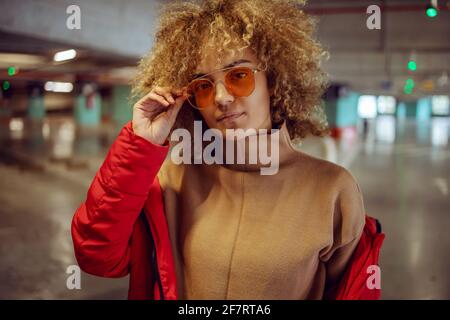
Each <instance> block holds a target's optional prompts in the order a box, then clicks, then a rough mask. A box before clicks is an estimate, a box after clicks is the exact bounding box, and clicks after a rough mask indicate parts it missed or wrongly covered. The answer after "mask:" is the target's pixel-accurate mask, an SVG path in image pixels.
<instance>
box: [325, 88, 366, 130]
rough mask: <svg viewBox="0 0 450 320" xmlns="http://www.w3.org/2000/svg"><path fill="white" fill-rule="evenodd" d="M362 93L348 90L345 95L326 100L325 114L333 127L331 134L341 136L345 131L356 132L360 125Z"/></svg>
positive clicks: (331, 127)
mask: <svg viewBox="0 0 450 320" xmlns="http://www.w3.org/2000/svg"><path fill="white" fill-rule="evenodd" d="M359 97H360V94H359V93H357V92H354V91H347V92H346V93H345V94H344V95H341V96H337V97H336V96H335V97H331V98H328V99H326V100H325V102H324V103H325V114H326V116H327V120H328V124H329V126H330V129H331V135H332V136H333V137H336V138H339V137H341V136H342V134H343V132H344V131H348V130H350V131H352V132H353V134H356V127H357V125H358V121H359V116H358V99H359Z"/></svg>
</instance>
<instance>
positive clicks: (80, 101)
mask: <svg viewBox="0 0 450 320" xmlns="http://www.w3.org/2000/svg"><path fill="white" fill-rule="evenodd" d="M101 103H102V98H101V96H100V94H99V93H98V92H97V91H96V89H95V87H94V86H93V85H90V84H84V85H83V86H82V88H81V92H80V93H79V94H78V95H77V96H76V98H75V111H74V115H75V120H76V122H77V124H80V125H82V126H96V125H98V124H100V121H101Z"/></svg>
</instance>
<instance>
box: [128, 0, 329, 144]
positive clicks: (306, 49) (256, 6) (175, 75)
mask: <svg viewBox="0 0 450 320" xmlns="http://www.w3.org/2000/svg"><path fill="white" fill-rule="evenodd" d="M303 5H304V1H299V0H297V1H294V0H264V1H261V0H197V1H196V0H190V1H175V2H171V3H169V4H166V5H164V7H163V8H162V12H161V14H160V22H159V28H158V29H157V31H156V34H155V44H154V47H153V49H152V50H151V51H150V53H149V54H148V55H146V56H145V57H144V58H143V59H142V60H141V61H140V63H139V66H138V73H137V76H136V78H135V79H134V84H133V90H132V92H133V94H134V95H136V96H142V95H144V94H146V93H148V92H149V91H150V90H151V88H152V87H153V86H155V85H158V86H170V87H178V88H180V87H183V86H185V85H187V83H188V82H189V81H190V79H191V76H192V74H193V73H194V72H195V69H196V66H197V65H198V63H199V61H200V59H201V57H202V52H203V50H204V49H205V48H206V47H208V48H211V49H213V50H214V51H213V52H217V62H218V63H220V62H221V60H222V59H223V58H224V57H225V56H226V55H227V54H229V53H232V52H233V51H234V50H243V49H245V48H250V49H252V51H253V52H254V53H255V55H256V57H257V58H258V60H259V62H260V65H259V67H260V68H262V69H264V70H266V75H267V79H268V87H269V92H270V93H271V95H270V107H271V116H272V122H273V123H274V126H275V127H276V126H278V127H279V126H280V125H281V124H282V123H283V122H286V126H287V129H288V131H289V135H290V137H291V139H293V140H296V139H301V138H304V137H305V136H307V135H308V134H312V135H316V136H324V135H326V134H328V133H329V130H328V124H327V121H326V117H325V114H324V112H323V106H322V100H321V97H322V94H323V92H324V90H325V89H326V87H327V84H328V82H327V77H326V74H325V73H324V72H323V71H322V70H321V68H320V62H321V60H322V58H323V57H324V56H326V54H327V53H326V52H325V51H324V50H323V48H322V47H321V46H320V44H319V43H318V42H317V41H315V40H314V38H313V32H314V30H315V24H314V22H313V20H312V19H311V18H310V17H309V16H308V15H307V14H306V13H305V12H303V11H302V10H301V6H303ZM193 119H200V120H201V116H200V115H199V112H198V111H197V110H195V109H193V108H190V107H185V106H183V107H182V109H181V111H180V113H179V115H178V117H177V125H176V126H175V127H177V126H181V127H190V126H191V125H190V123H189V121H192V120H193Z"/></svg>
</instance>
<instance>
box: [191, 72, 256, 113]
mask: <svg viewBox="0 0 450 320" xmlns="http://www.w3.org/2000/svg"><path fill="white" fill-rule="evenodd" d="M225 85H226V87H227V90H228V92H229V93H230V94H232V95H234V96H235V97H247V96H249V95H251V94H252V92H253V90H254V89H255V77H254V74H253V70H252V69H250V68H247V67H237V68H233V69H231V70H229V71H228V72H226V74H225ZM187 92H188V94H189V98H188V101H189V103H190V104H191V105H192V106H193V107H195V108H198V109H203V108H207V107H209V106H211V105H212V104H213V103H214V84H213V83H212V82H211V81H209V80H206V79H197V80H194V81H192V82H191V83H190V85H189V87H188V91H187Z"/></svg>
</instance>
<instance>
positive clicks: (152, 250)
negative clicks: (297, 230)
mask: <svg viewBox="0 0 450 320" xmlns="http://www.w3.org/2000/svg"><path fill="white" fill-rule="evenodd" d="M168 151H169V147H168V145H167V144H165V145H163V146H160V145H156V144H152V143H150V142H148V141H147V140H145V139H143V138H141V137H139V136H137V135H135V134H134V133H133V130H132V126H131V121H130V122H128V123H127V124H126V125H125V127H124V128H123V129H122V130H121V132H120V134H119V136H118V137H117V139H116V141H115V142H114V143H113V145H112V146H111V148H110V150H109V152H108V155H107V156H106V158H105V161H104V162H103V164H102V166H101V167H100V169H99V170H98V172H97V174H96V175H95V178H94V180H93V182H92V184H91V186H90V188H89V190H88V193H87V197H86V201H85V202H84V203H82V204H81V206H80V207H79V208H78V209H77V211H76V212H75V215H74V217H73V220H72V239H73V243H74V248H75V256H76V258H77V261H78V264H79V265H80V267H81V269H82V270H84V271H85V272H87V273H90V274H93V275H97V276H101V277H113V278H114V277H123V276H126V275H127V274H128V273H129V274H130V285H129V292H128V298H129V299H157V300H158V299H168V300H175V299H177V298H178V297H177V289H176V288H177V286H176V276H175V264H174V259H173V255H172V248H171V243H170V238H169V231H168V226H167V222H166V218H165V213H164V205H163V202H162V193H161V189H160V185H159V181H158V178H157V173H158V171H159V169H160V167H161V165H162V163H163V161H164V159H165V158H166V156H167V153H168ZM383 239H384V234H382V233H381V232H379V230H378V231H377V225H376V222H375V220H374V219H373V218H368V217H367V218H366V226H365V228H364V232H363V235H362V237H361V240H360V243H359V244H358V246H357V248H356V250H355V252H354V254H353V257H352V259H351V261H350V263H349V266H348V268H347V270H346V272H345V274H344V276H343V278H342V280H341V281H340V283H339V285H338V286H337V287H336V288H335V289H334V291H333V294H332V296H331V298H333V299H378V298H379V296H380V290H379V289H372V290H371V289H369V288H368V287H367V286H366V281H367V278H368V276H369V274H368V273H367V268H368V267H369V266H370V265H377V263H378V254H379V251H380V247H381V244H382V242H383Z"/></svg>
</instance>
